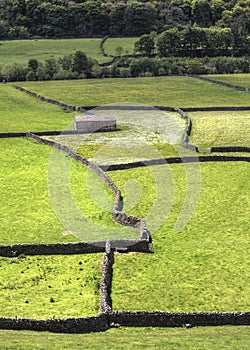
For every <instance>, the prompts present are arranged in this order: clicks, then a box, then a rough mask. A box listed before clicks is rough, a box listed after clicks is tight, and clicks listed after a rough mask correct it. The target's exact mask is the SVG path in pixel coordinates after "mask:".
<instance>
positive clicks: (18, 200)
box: [0, 46, 250, 349]
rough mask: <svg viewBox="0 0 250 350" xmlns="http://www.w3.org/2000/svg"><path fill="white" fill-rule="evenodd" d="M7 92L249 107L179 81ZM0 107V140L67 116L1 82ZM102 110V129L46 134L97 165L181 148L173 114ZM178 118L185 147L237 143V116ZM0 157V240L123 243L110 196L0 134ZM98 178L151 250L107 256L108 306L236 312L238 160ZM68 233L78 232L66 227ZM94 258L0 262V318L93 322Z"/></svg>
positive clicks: (90, 101)
mask: <svg viewBox="0 0 250 350" xmlns="http://www.w3.org/2000/svg"><path fill="white" fill-rule="evenodd" d="M0 48H1V46H0ZM20 85H22V86H24V87H26V88H28V89H30V90H32V91H36V92H37V93H40V94H42V95H45V96H47V97H50V98H53V99H58V100H60V101H62V102H65V103H69V104H73V105H77V106H81V105H104V104H118V105H119V104H124V103H128V102H130V103H133V104H147V105H170V106H174V107H179V106H180V107H192V106H193V107H197V106H213V105H221V106H225V105H232V106H233V105H234V106H244V105H249V96H248V95H247V94H246V93H244V92H240V91H234V90H232V89H228V88H225V87H223V86H217V85H214V84H210V83H206V82H204V81H200V80H198V79H191V78H187V77H161V78H140V79H105V80H101V79H100V80H98V79H96V80H81V81H57V82H39V83H20ZM0 106H1V108H0V120H1V124H0V125H1V129H0V130H1V132H6V131H13V132H14V131H41V130H53V129H56V130H60V129H65V128H69V127H70V126H71V127H72V120H73V117H74V113H71V112H67V111H65V110H63V109H61V108H59V107H57V106H54V105H50V104H47V103H44V102H41V101H38V100H36V99H35V98H33V97H29V96H27V95H25V94H23V93H21V92H19V91H17V90H15V89H13V88H12V87H11V85H10V84H2V85H0ZM94 112H95V113H98V112H97V111H94ZM104 113H106V112H104ZM108 113H109V112H108ZM111 114H113V111H112V112H111ZM114 114H117V121H118V131H117V132H116V133H98V134H92V135H82V136H81V137H79V136H78V137H73V136H72V137H69V136H67V137H66V136H59V137H56V138H55V139H56V140H60V142H62V143H65V144H67V145H69V146H70V147H72V148H74V149H75V150H77V151H78V152H79V153H81V154H82V155H83V156H85V157H87V158H91V159H92V160H93V161H94V162H96V163H97V164H106V165H108V164H113V163H116V162H117V163H120V162H127V161H132V160H135V159H137V160H138V159H140V160H145V159H147V158H158V157H167V156H173V155H177V154H180V155H183V154H184V153H185V152H186V151H185V150H184V149H182V147H180V140H181V138H182V134H183V131H184V128H185V124H184V122H183V120H181V118H180V117H179V116H178V115H177V114H176V113H172V112H171V113H170V112H160V111H157V110H155V111H144V112H138V111H132V112H128V113H127V112H124V111H123V112H121V111H117V110H116V111H114ZM191 118H192V120H193V122H194V123H193V124H194V129H193V133H192V142H194V143H197V144H198V145H200V146H202V147H204V148H206V147H208V146H210V145H213V144H214V143H215V142H218V144H223V145H231V142H232V140H234V141H233V142H235V143H237V145H238V144H239V145H242V146H244V145H246V146H248V145H249V137H248V135H249V113H247V112H228V113H226V112H220V113H219V114H217V113H211V112H206V113H200V112H199V113H191ZM208 131H209V134H208ZM234 137H235V138H234ZM0 154H1V161H2V162H1V167H0V203H1V204H0V208H1V209H0V210H1V212H0V217H1V220H0V244H4V245H6V244H14V243H28V242H43V243H51V242H66V241H67V242H69V241H79V240H91V239H92V240H95V239H96V238H97V239H99V238H100V237H102V238H107V237H108V238H109V237H110V236H107V234H108V235H109V234H110V235H111V237H114V235H117V234H119V238H122V236H123V234H126V235H128V237H133V238H135V237H136V236H135V235H136V233H135V232H134V231H133V232H130V231H129V232H128V231H126V232H125V231H124V232H123V231H122V230H121V229H120V228H118V225H115V224H114V223H113V222H112V221H111V219H110V216H109V212H110V210H111V208H112V205H113V197H112V195H111V194H110V192H109V191H108V190H107V188H106V187H105V186H103V184H102V183H101V182H100V181H98V180H97V179H96V178H95V177H94V176H92V175H91V174H90V173H89V172H88V171H86V169H84V168H83V167H82V166H80V165H79V164H77V163H75V162H70V161H69V159H68V158H67V156H65V155H64V154H61V153H60V152H57V151H52V150H51V148H50V147H47V146H43V145H39V144H36V143H35V142H32V141H29V140H26V139H24V138H20V139H15V138H14V139H0ZM185 154H186V153H185ZM188 154H194V153H192V152H191V153H190V152H189V153H188ZM108 174H109V176H110V177H111V178H112V179H113V180H114V182H115V184H116V185H117V186H118V187H119V188H120V189H121V191H122V193H123V195H124V211H125V212H127V213H130V214H132V215H136V216H138V217H143V218H145V219H146V222H147V224H148V227H149V229H150V231H151V232H152V238H153V250H154V254H150V255H143V254H135V253H132V254H128V255H122V254H121V255H119V254H116V255H115V265H114V276H113V278H114V279H113V289H112V299H113V307H114V309H115V310H148V311H152V310H162V311H247V310H249V307H250V304H249V294H250V289H249V284H247V281H248V280H249V277H250V275H249V274H250V271H249V263H250V261H249V242H250V239H249V238H250V237H249V220H248V219H247V217H248V216H247V212H248V211H249V207H250V202H249V188H250V182H249V179H250V177H249V165H248V163H243V162H237V163H233V162H228V163H216V162H215V163H202V164H199V163H198V162H195V163H193V164H175V165H171V166H168V165H167V164H163V165H160V166H150V167H144V168H137V169H131V170H126V171H112V172H111V171H110V172H108ZM71 201H72V203H73V206H72V209H71V207H70V205H69V204H71ZM71 219H72V222H71ZM86 223H87V224H86ZM80 227H81V228H83V232H81V234H80V235H79V234H77V232H75V230H76V231H77V230H78V229H80ZM112 235H113V236H112ZM116 237H117V236H116ZM101 261H102V255H101V254H93V255H84V256H83V255H82V256H58V257H57V256H51V257H39V256H38V257H19V258H14V259H6V258H0V270H1V274H0V276H1V277H0V305H1V306H0V316H2V317H3V316H6V317H16V316H17V317H34V318H37V319H40V318H47V317H73V316H76V317H81V316H86V315H95V314H97V313H98V311H99V298H100V297H99V293H100V291H99V283H100V266H101ZM0 341H1V346H2V348H3V349H11V348H13V344H14V347H15V349H42V348H45V347H46V348H48V349H50V348H51V349H52V348H53V349H57V348H58V349H61V348H62V346H63V347H64V348H72V346H73V348H75V349H77V348H79V349H80V348H82V346H83V343H84V346H85V345H86V346H85V347H86V348H88V349H92V348H93V349H94V348H98V347H100V346H102V348H104V349H116V348H117V346H119V348H121V349H129V348H131V344H132V343H133V346H134V347H135V348H138V349H140V348H142V347H143V348H145V346H148V348H159V347H161V348H163V349H164V348H166V349H171V348H173V349H184V348H185V349H186V348H188V349H212V348H215V347H219V348H220V349H233V348H241V349H247V348H248V346H249V335H248V328H247V327H216V328H211V327H209V328H193V329H190V330H189V329H158V328H157V329H134V328H124V329H111V330H109V331H108V332H105V333H103V334H89V335H84V334H82V335H59V334H58V335H55V334H49V333H39V334H37V333H33V332H11V331H0ZM17 342H18V344H17ZM39 344H43V345H42V346H41V345H39ZM100 344H102V345H100ZM118 344H119V345H118ZM99 345H100V346H99Z"/></svg>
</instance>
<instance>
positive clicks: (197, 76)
mask: <svg viewBox="0 0 250 350" xmlns="http://www.w3.org/2000/svg"><path fill="white" fill-rule="evenodd" d="M187 76H188V77H190V78H195V79H200V80H204V81H207V82H208V83H213V84H217V85H223V86H226V87H228V88H232V89H235V90H239V91H244V92H250V89H249V88H247V87H244V86H239V85H233V84H230V83H225V82H223V81H219V80H215V79H211V78H206V77H202V76H200V75H198V74H188V75H187Z"/></svg>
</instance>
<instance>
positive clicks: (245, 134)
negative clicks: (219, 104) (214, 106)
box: [189, 111, 250, 148]
mask: <svg viewBox="0 0 250 350" xmlns="http://www.w3.org/2000/svg"><path fill="white" fill-rule="evenodd" d="M189 115H190V117H191V119H192V122H193V129H192V134H191V142H192V143H193V144H195V145H197V146H199V147H201V148H202V147H204V148H207V147H211V146H250V111H226V112H224V111H216V112H196V113H189Z"/></svg>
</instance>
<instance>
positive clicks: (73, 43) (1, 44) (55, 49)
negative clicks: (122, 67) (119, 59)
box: [0, 39, 108, 66]
mask: <svg viewBox="0 0 250 350" xmlns="http://www.w3.org/2000/svg"><path fill="white" fill-rule="evenodd" d="M100 42H101V39H60V40H58V39H30V40H1V41H0V57H1V58H0V65H1V66H2V65H5V64H9V63H16V62H18V63H23V64H27V63H28V61H29V60H30V59H37V60H38V61H41V62H43V61H45V60H46V59H49V58H56V59H57V58H60V57H63V56H64V55H68V54H70V53H74V52H75V51H77V50H81V51H84V52H85V53H86V55H87V56H88V57H91V58H93V59H95V60H97V61H98V62H100V63H102V62H105V61H108V59H107V57H106V58H105V57H103V56H102V52H101V49H100Z"/></svg>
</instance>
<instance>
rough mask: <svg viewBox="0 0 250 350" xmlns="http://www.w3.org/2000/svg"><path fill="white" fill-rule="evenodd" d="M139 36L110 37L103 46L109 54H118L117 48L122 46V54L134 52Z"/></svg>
mask: <svg viewBox="0 0 250 350" xmlns="http://www.w3.org/2000/svg"><path fill="white" fill-rule="evenodd" d="M137 40H138V38H108V39H107V40H106V41H105V43H104V45H103V47H104V50H105V53H106V54H107V55H109V56H117V54H118V53H117V48H122V55H125V54H132V53H133V51H134V45H135V42H136V41H137Z"/></svg>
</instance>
